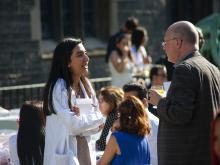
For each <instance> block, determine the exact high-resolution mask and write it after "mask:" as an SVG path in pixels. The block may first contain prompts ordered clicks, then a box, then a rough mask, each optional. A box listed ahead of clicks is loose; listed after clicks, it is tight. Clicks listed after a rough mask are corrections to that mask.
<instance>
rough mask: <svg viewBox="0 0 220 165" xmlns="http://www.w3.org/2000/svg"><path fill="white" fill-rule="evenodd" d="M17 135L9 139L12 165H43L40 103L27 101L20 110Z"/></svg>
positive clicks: (42, 129) (43, 120)
mask: <svg viewBox="0 0 220 165" xmlns="http://www.w3.org/2000/svg"><path fill="white" fill-rule="evenodd" d="M18 126H19V128H18V134H17V135H13V136H11V137H10V139H9V149H10V156H11V162H12V164H13V165H43V155H44V128H45V118H44V112H43V104H42V102H40V101H27V102H25V103H24V104H23V105H22V107H21V109H20V115H19V121H18Z"/></svg>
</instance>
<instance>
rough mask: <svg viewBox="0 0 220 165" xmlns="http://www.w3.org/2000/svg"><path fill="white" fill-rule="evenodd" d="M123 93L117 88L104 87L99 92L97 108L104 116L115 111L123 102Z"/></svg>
mask: <svg viewBox="0 0 220 165" xmlns="http://www.w3.org/2000/svg"><path fill="white" fill-rule="evenodd" d="M123 95H124V92H123V91H122V90H121V89H120V88H117V87H105V88H102V89H101V90H100V92H99V108H100V111H101V112H102V114H103V115H104V116H108V114H109V113H110V112H112V111H115V110H116V108H117V107H118V105H119V103H120V102H121V101H122V100H123Z"/></svg>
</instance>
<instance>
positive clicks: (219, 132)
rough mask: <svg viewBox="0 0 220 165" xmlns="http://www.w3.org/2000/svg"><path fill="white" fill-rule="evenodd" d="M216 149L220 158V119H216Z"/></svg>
mask: <svg viewBox="0 0 220 165" xmlns="http://www.w3.org/2000/svg"><path fill="white" fill-rule="evenodd" d="M214 137H215V141H214V150H215V153H216V155H217V156H218V157H219V158H220V119H218V120H217V121H216V125H215V128H214Z"/></svg>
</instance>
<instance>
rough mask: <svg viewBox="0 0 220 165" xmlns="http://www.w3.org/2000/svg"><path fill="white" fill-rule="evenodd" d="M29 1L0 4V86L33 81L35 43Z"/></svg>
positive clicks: (36, 56) (36, 55) (36, 58)
mask: <svg viewBox="0 0 220 165" xmlns="http://www.w3.org/2000/svg"><path fill="white" fill-rule="evenodd" d="M33 5H34V2H33V0H1V1H0V25H1V26H0V48H1V51H0V61H1V65H0V86H8V85H18V84H27V83H32V82H36V81H37V79H36V77H37V76H38V75H39V73H40V68H41V66H39V61H40V56H39V42H38V41H33V40H31V25H30V10H31V8H32V6H33Z"/></svg>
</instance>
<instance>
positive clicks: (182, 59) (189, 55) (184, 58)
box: [174, 50, 198, 68]
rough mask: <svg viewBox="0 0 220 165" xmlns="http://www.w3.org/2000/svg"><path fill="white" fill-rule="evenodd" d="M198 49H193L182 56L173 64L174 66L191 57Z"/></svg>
mask: <svg viewBox="0 0 220 165" xmlns="http://www.w3.org/2000/svg"><path fill="white" fill-rule="evenodd" d="M197 51H198V50H194V51H192V52H190V53H188V54H186V55H184V56H182V57H181V58H180V59H179V60H178V61H177V62H176V63H175V64H174V67H175V68H176V67H177V66H178V65H179V64H180V63H181V62H183V61H184V60H186V59H188V58H191V57H192V56H193V55H194V54H195V53H196V52H197Z"/></svg>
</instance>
